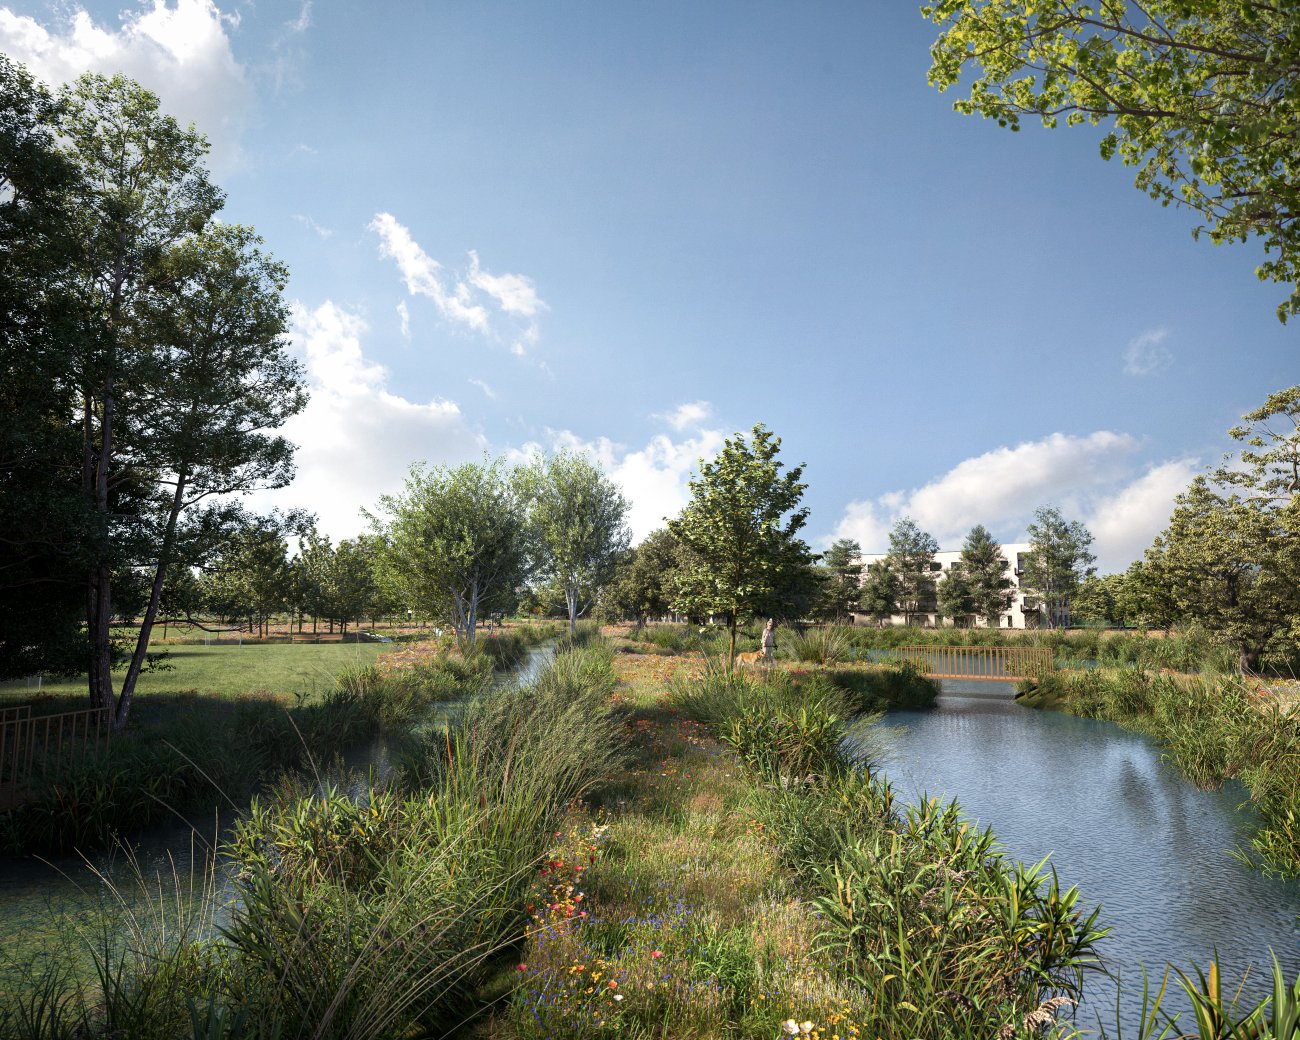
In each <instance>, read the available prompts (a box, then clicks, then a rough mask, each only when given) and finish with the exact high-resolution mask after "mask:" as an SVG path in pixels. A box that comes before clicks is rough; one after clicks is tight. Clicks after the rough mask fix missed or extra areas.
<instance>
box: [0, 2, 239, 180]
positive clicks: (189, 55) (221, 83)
mask: <svg viewBox="0 0 1300 1040" xmlns="http://www.w3.org/2000/svg"><path fill="white" fill-rule="evenodd" d="M120 18H121V21H120V25H119V26H118V28H116V29H112V28H105V27H103V26H101V25H99V24H97V23H96V22H95V21H94V19H93V18H92V17H91V16H90V14H89V13H87V12H86V11H85V10H84V9H82V8H76V9H75V10H74V11H73V12H72V14H71V17H70V18H68V19H67V21H66V22H65V23H64V24H62V25H60V26H57V27H54V28H50V27H47V26H46V25H43V24H41V23H40V22H38V21H37V20H36V19H35V18H31V17H28V16H26V15H18V14H15V13H14V12H13V11H11V10H10V9H9V8H7V7H0V51H4V53H5V54H7V55H8V56H9V57H10V58H12V59H13V60H15V61H18V62H21V63H22V64H24V65H26V66H27V68H28V69H30V70H31V72H32V73H34V74H35V75H37V76H39V77H40V78H41V79H43V80H45V81H46V82H47V83H49V84H52V85H53V84H59V83H67V82H71V81H72V80H74V79H76V78H77V77H78V76H80V75H81V74H82V73H84V72H97V73H102V74H104V75H112V74H113V73H117V72H120V73H123V74H124V75H126V76H128V77H130V78H131V79H134V80H136V81H138V82H139V83H141V84H143V85H144V86H146V87H148V88H149V89H150V90H152V91H153V92H154V93H156V94H157V95H158V97H159V101H160V103H161V105H162V108H163V111H165V112H166V113H168V114H169V115H171V116H174V117H175V118H176V119H177V120H178V121H179V122H180V123H181V124H182V125H185V124H187V123H190V122H193V123H194V125H195V126H196V127H197V128H198V130H199V131H200V132H202V133H203V134H205V135H206V136H207V138H208V140H209V142H210V143H211V145H212V152H211V161H212V165H213V167H214V168H216V169H217V170H224V169H229V168H231V167H233V166H235V165H237V164H238V162H239V158H240V151H239V139H240V137H241V135H242V133H243V130H244V126H245V122H246V119H247V114H248V111H249V109H250V107H251V105H252V102H253V90H252V87H251V85H250V83H249V80H248V76H247V74H246V72H245V70H244V68H243V67H242V66H241V65H240V64H239V62H237V61H236V60H235V57H234V54H233V52H232V50H231V46H230V36H229V34H228V32H227V30H228V29H229V28H231V27H232V26H234V25H237V24H238V18H237V16H229V15H224V14H222V12H221V11H220V10H219V9H218V7H217V6H216V4H215V3H213V2H212V0H175V3H174V4H171V3H169V2H168V0H153V3H152V4H150V5H148V6H145V7H142V8H139V9H138V10H135V11H126V12H124V13H123V14H122V15H121V16H120Z"/></svg>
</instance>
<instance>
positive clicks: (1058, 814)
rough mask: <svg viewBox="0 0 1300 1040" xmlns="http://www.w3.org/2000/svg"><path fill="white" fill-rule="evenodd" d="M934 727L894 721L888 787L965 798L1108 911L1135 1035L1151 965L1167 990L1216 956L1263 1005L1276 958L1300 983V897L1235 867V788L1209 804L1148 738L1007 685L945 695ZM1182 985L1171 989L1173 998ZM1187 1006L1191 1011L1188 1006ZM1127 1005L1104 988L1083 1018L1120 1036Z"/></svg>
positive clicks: (1127, 1020) (1241, 812) (931, 722)
mask: <svg viewBox="0 0 1300 1040" xmlns="http://www.w3.org/2000/svg"><path fill="white" fill-rule="evenodd" d="M942 685H943V695H942V696H941V697H940V698H939V701H938V704H937V706H936V708H935V710H934V711H931V712H891V713H890V714H889V715H888V717H887V719H886V722H885V725H886V726H888V727H889V748H890V750H889V751H888V752H887V755H886V760H885V762H884V764H883V766H882V772H883V773H884V775H885V776H887V777H888V778H889V779H890V780H891V781H892V782H893V783H894V785H895V787H896V789H897V791H898V793H899V794H900V795H902V796H904V797H905V798H907V800H909V801H911V800H915V798H917V797H919V795H920V794H922V793H924V794H927V795H931V796H939V797H941V798H943V799H945V800H948V799H953V798H955V799H957V800H958V801H959V802H960V803H961V806H962V809H963V811H964V812H965V814H966V815H967V816H968V817H969V818H971V819H973V820H977V821H979V823H980V824H981V825H982V826H986V827H991V828H992V829H993V831H994V833H995V834H996V835H997V836H998V838H999V839H1000V841H1001V843H1002V845H1003V846H1004V848H1005V849H1006V851H1007V852H1008V853H1009V854H1010V855H1011V856H1013V857H1014V858H1015V859H1017V860H1020V861H1021V862H1024V863H1027V864H1034V863H1037V862H1038V861H1039V860H1041V859H1043V858H1044V857H1046V856H1050V857H1051V860H1050V862H1051V864H1052V865H1054V866H1055V868H1056V870H1057V873H1058V874H1059V876H1060V878H1061V881H1062V882H1063V883H1064V884H1065V885H1067V886H1068V885H1077V886H1078V888H1079V890H1080V892H1081V894H1082V899H1083V903H1084V904H1086V905H1087V906H1088V907H1089V908H1091V907H1093V906H1095V905H1096V904H1098V903H1100V904H1101V906H1102V913H1101V920H1102V922H1103V923H1104V924H1106V925H1109V926H1110V927H1111V929H1112V931H1111V934H1110V936H1108V937H1107V938H1106V939H1104V940H1103V941H1102V944H1101V951H1102V954H1103V957H1104V959H1105V963H1106V966H1107V968H1108V969H1109V970H1110V971H1111V972H1117V973H1119V974H1120V975H1121V976H1122V978H1123V980H1124V987H1123V988H1124V993H1125V1000H1124V1006H1123V1014H1122V1015H1121V1022H1122V1024H1123V1026H1124V1032H1125V1033H1126V1034H1128V1033H1130V1032H1131V1031H1132V1030H1133V1026H1134V1025H1135V1023H1136V1019H1137V1011H1136V1004H1137V1001H1138V1000H1140V994H1141V966H1142V965H1145V966H1146V969H1147V971H1148V973H1149V974H1150V975H1152V976H1153V977H1154V982H1155V986H1156V987H1158V985H1159V981H1160V977H1161V976H1162V975H1163V972H1164V970H1165V965H1166V963H1172V964H1173V965H1174V966H1175V967H1177V968H1181V969H1183V970H1184V971H1188V972H1190V971H1191V968H1192V965H1197V966H1200V967H1201V968H1202V969H1206V968H1208V965H1209V961H1210V958H1211V956H1212V955H1213V954H1214V952H1215V951H1216V950H1217V951H1218V954H1219V957H1220V962H1221V964H1222V966H1223V968H1224V980H1225V992H1226V990H1227V985H1228V984H1232V983H1235V981H1236V980H1238V979H1240V977H1241V974H1242V972H1243V971H1245V969H1246V967H1247V966H1248V965H1253V968H1252V970H1251V976H1250V977H1251V980H1252V982H1253V985H1249V986H1248V988H1249V989H1250V990H1251V992H1253V993H1255V994H1256V995H1262V991H1263V982H1264V979H1266V978H1267V972H1268V969H1269V967H1270V960H1269V951H1270V950H1271V951H1273V952H1274V953H1276V955H1277V957H1278V960H1279V961H1280V962H1281V964H1282V967H1283V969H1284V971H1285V973H1286V975H1287V977H1288V979H1290V980H1291V981H1294V980H1295V978H1296V976H1297V974H1300V921H1298V920H1297V915H1298V914H1300V883H1298V882H1286V881H1279V880H1276V879H1270V878H1267V877H1265V876H1263V875H1262V874H1261V873H1260V872H1258V871H1257V870H1253V869H1252V868H1250V867H1249V866H1247V865H1245V864H1244V863H1242V862H1240V861H1239V860H1237V859H1235V858H1234V857H1233V856H1232V855H1231V851H1232V850H1233V849H1234V848H1237V847H1240V846H1247V845H1248V843H1249V835H1250V833H1251V815H1250V810H1249V807H1246V808H1244V809H1243V808H1241V805H1242V803H1243V802H1244V801H1245V800H1246V792H1245V790H1244V789H1243V788H1242V787H1240V786H1239V785H1235V784H1233V785H1229V786H1228V787H1226V788H1225V789H1223V790H1220V791H1199V790H1197V789H1196V788H1195V787H1193V786H1192V785H1191V784H1189V783H1187V782H1186V781H1184V780H1182V779H1180V778H1179V777H1178V775H1177V774H1176V773H1175V772H1173V770H1172V769H1171V768H1169V767H1166V766H1165V765H1163V764H1162V763H1161V761H1160V753H1159V750H1158V749H1157V748H1156V747H1155V746H1154V745H1153V744H1152V743H1151V741H1150V740H1148V739H1147V738H1145V737H1142V736H1139V735H1136V734H1133V733H1128V732H1126V731H1124V730H1122V729H1120V728H1119V727H1118V726H1116V725H1114V724H1112V723H1107V722H1096V721H1093V720H1090V719H1079V718H1075V717H1073V716H1070V715H1064V714H1060V713H1057V712H1043V711H1035V710H1033V709H1030V708H1024V707H1022V706H1020V705H1019V704H1016V703H1015V701H1014V700H1013V699H1012V698H1013V696H1014V692H1015V691H1014V688H1013V687H1012V686H1011V685H1010V684H1007V683H998V682H961V681H952V680H945V681H944V682H943V684H942ZM1171 985H1172V983H1171ZM1180 1006H1181V1004H1180ZM1114 1007H1115V990H1114V986H1113V984H1112V983H1109V982H1108V981H1107V980H1105V979H1103V978H1101V977H1097V978H1095V979H1093V980H1091V982H1090V983H1089V987H1088V990H1087V992H1086V996H1085V1001H1084V1006H1083V1007H1082V1008H1081V1010H1080V1012H1079V1015H1078V1024H1079V1025H1080V1026H1081V1027H1088V1026H1094V1025H1095V1022H1096V1019H1097V1017H1098V1016H1100V1017H1101V1020H1102V1023H1103V1024H1104V1025H1106V1026H1107V1027H1108V1030H1109V1031H1110V1032H1111V1033H1112V1034H1113V1033H1114V1021H1115V1011H1114Z"/></svg>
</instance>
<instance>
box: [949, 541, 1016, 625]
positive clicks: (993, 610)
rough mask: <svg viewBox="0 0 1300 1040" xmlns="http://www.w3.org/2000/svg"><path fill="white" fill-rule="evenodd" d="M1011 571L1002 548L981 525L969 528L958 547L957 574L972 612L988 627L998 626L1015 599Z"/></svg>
mask: <svg viewBox="0 0 1300 1040" xmlns="http://www.w3.org/2000/svg"><path fill="white" fill-rule="evenodd" d="M1010 569H1011V565H1010V563H1009V562H1008V561H1007V558H1006V557H1005V556H1004V555H1003V554H1002V546H1001V545H999V544H998V543H997V542H996V541H994V539H993V536H992V535H991V534H989V532H988V531H987V530H985V528H984V526H983V525H982V524H976V525H975V526H974V527H972V528H971V529H970V533H969V534H967V535H966V541H965V542H964V543H963V544H962V547H961V564H960V571H961V576H962V578H963V580H964V581H965V583H966V585H967V586H968V588H969V590H970V600H969V603H970V607H971V612H972V613H973V614H976V615H978V616H979V617H982V618H983V619H984V623H985V624H986V625H988V626H989V627H990V628H997V627H998V625H999V622H1000V620H1001V617H1002V615H1003V614H1004V613H1005V612H1006V611H1008V610H1010V609H1011V603H1012V600H1013V599H1014V598H1015V591H1014V583H1013V582H1012V581H1011V575H1010V574H1009V573H1008V572H1009V570H1010ZM950 579H951V575H950V576H949V580H950Z"/></svg>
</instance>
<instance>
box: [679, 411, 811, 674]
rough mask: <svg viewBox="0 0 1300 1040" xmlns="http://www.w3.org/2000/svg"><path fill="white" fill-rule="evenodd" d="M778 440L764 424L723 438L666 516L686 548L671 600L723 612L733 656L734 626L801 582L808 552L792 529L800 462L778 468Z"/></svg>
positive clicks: (802, 513) (699, 610)
mask: <svg viewBox="0 0 1300 1040" xmlns="http://www.w3.org/2000/svg"><path fill="white" fill-rule="evenodd" d="M780 451H781V438H779V437H777V436H775V435H773V434H772V433H771V432H770V431H769V430H768V429H767V428H766V427H764V426H763V424H762V423H758V424H756V425H755V426H754V428H753V430H752V431H751V433H750V436H749V439H748V440H746V438H745V435H744V434H742V433H737V434H734V435H733V436H731V437H728V438H727V439H726V441H725V442H724V443H723V447H722V451H721V452H719V453H718V455H717V457H716V458H715V459H713V461H711V462H707V463H706V462H704V461H703V460H701V464H700V472H699V475H698V476H695V477H693V478H692V479H691V481H690V488H691V501H690V502H689V503H688V504H687V506H686V508H685V509H684V510H683V511H682V514H681V515H680V516H679V517H677V518H676V519H675V520H670V521H669V522H668V529H669V530H670V531H671V532H672V533H673V535H675V536H676V538H677V540H678V542H679V543H680V545H681V547H682V548H683V550H684V551H685V553H686V554H688V555H687V558H688V560H689V561H690V562H689V564H688V568H687V569H686V570H685V571H684V572H683V573H682V574H681V575H680V577H679V579H678V584H677V595H676V596H675V599H674V603H675V606H676V609H678V610H679V611H680V612H681V613H683V614H690V615H696V616H698V615H707V614H724V615H726V618H727V629H728V633H729V642H728V653H729V657H730V659H732V660H734V659H735V656H736V626H737V625H738V624H740V623H743V622H744V621H747V620H749V619H750V618H752V617H753V616H754V615H755V614H756V613H758V612H768V613H771V614H773V615H784V614H787V613H788V612H789V607H788V606H787V607H786V608H785V609H782V606H783V604H785V603H788V602H789V601H790V600H791V599H792V598H793V595H794V593H795V592H798V593H800V594H802V591H803V589H804V586H805V585H806V583H807V575H808V570H809V565H810V564H811V562H812V553H811V551H810V550H809V548H808V546H807V545H806V544H804V542H803V540H802V539H800V538H799V537H798V532H799V531H800V530H801V529H802V528H803V526H804V524H805V523H807V520H808V510H807V509H806V508H800V506H799V503H800V501H801V500H802V498H803V493H804V491H805V490H806V489H807V485H806V484H803V483H801V482H800V478H801V477H802V476H803V466H795V467H794V468H793V469H790V470H789V471H788V472H785V473H782V472H781V471H782V469H783V468H784V464H783V463H782V462H781V461H780V460H779V459H778V458H777V456H778V455H779V454H780Z"/></svg>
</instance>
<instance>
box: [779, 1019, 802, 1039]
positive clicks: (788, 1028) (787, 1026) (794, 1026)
mask: <svg viewBox="0 0 1300 1040" xmlns="http://www.w3.org/2000/svg"><path fill="white" fill-rule="evenodd" d="M781 1029H782V1030H783V1031H784V1032H786V1033H789V1034H790V1035H791V1036H798V1035H799V1023H798V1022H796V1021H795V1020H794V1019H793V1018H787V1019H786V1020H785V1021H784V1022H782V1023H781Z"/></svg>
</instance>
